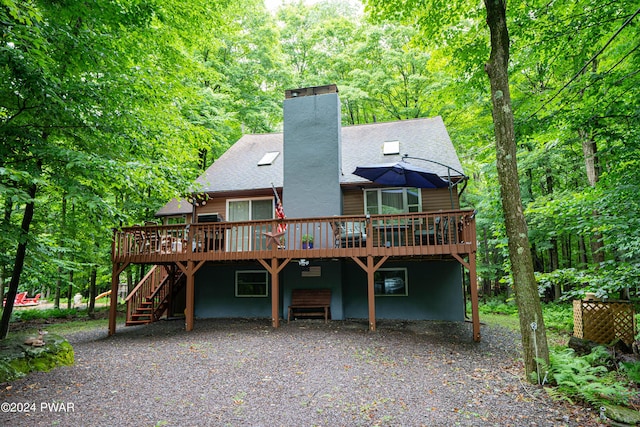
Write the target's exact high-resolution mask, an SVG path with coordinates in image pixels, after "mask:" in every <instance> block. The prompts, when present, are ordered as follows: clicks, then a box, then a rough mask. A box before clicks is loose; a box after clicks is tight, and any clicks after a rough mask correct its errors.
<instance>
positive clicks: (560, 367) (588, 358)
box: [547, 347, 633, 406]
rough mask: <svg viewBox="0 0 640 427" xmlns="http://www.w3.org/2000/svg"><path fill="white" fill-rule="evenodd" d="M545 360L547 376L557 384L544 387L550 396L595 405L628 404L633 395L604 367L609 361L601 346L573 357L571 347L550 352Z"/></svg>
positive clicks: (610, 359) (614, 374)
mask: <svg viewBox="0 0 640 427" xmlns="http://www.w3.org/2000/svg"><path fill="white" fill-rule="evenodd" d="M549 360H550V366H548V374H547V379H548V380H549V382H550V383H552V384H555V385H556V386H557V387H556V388H555V389H553V388H550V389H547V391H548V393H549V395H550V396H552V397H555V398H559V399H564V400H567V401H569V402H573V401H574V399H575V400H580V401H584V402H587V403H589V404H591V405H593V406H599V405H602V404H604V403H613V404H616V405H628V404H629V401H630V399H631V397H632V396H633V392H631V391H630V390H628V389H627V388H625V386H624V385H623V384H622V383H621V381H620V378H619V377H618V375H617V373H616V372H615V371H609V369H608V368H607V365H611V364H613V360H612V358H611V355H610V354H609V352H607V350H606V349H605V348H604V347H595V348H594V349H593V350H592V352H591V353H590V354H587V355H585V356H576V355H575V352H574V351H573V349H571V348H567V349H564V350H562V351H551V353H550V354H549Z"/></svg>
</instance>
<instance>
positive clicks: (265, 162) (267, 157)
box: [258, 151, 280, 166]
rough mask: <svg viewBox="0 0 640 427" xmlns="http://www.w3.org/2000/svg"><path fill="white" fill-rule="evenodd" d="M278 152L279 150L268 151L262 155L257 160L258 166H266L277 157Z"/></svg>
mask: <svg viewBox="0 0 640 427" xmlns="http://www.w3.org/2000/svg"><path fill="white" fill-rule="evenodd" d="M278 154H280V152H279V151H269V152H268V153H266V154H265V155H264V156H262V158H261V159H260V161H259V162H258V166H267V165H271V164H273V161H274V160H275V159H276V157H278Z"/></svg>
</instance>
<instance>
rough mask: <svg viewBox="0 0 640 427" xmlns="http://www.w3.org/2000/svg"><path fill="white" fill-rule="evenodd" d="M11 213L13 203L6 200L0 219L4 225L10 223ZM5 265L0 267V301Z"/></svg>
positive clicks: (5, 271)
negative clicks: (0, 218)
mask: <svg viewBox="0 0 640 427" xmlns="http://www.w3.org/2000/svg"><path fill="white" fill-rule="evenodd" d="M12 211H13V202H12V201H11V199H10V198H7V199H6V200H5V201H4V216H3V218H2V223H3V224H5V225H9V223H10V222H11V212H12ZM7 270H8V269H7V265H6V264H5V263H4V262H3V263H2V265H0V301H1V300H3V299H4V281H5V280H6V277H7Z"/></svg>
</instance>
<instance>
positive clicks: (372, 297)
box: [367, 255, 376, 331]
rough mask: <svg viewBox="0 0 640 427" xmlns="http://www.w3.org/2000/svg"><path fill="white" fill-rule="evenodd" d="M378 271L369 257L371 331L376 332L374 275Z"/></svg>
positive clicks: (368, 281) (368, 277)
mask: <svg viewBox="0 0 640 427" xmlns="http://www.w3.org/2000/svg"><path fill="white" fill-rule="evenodd" d="M375 271H376V269H375V266H374V265H373V257H372V256H371V255H369V256H368V257H367V296H368V301H369V330H370V331H375V330H376V291H375V284H374V273H375Z"/></svg>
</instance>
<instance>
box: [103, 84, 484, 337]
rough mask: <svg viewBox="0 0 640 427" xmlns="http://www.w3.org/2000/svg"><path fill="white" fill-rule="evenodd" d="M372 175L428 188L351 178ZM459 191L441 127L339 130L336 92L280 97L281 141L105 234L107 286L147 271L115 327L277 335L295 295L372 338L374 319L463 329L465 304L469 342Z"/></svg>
mask: <svg viewBox="0 0 640 427" xmlns="http://www.w3.org/2000/svg"><path fill="white" fill-rule="evenodd" d="M405 156H408V157H405ZM393 163H398V164H399V169H402V166H403V165H406V166H407V167H408V168H409V169H411V171H407V172H405V171H404V170H397V169H398V167H394V166H392V165H391V164H393ZM372 166H375V168H377V169H379V170H380V172H381V173H387V172H388V173H391V174H394V173H395V174H398V178H404V176H403V175H404V174H405V173H406V174H407V175H408V174H409V173H414V174H418V176H419V177H422V176H423V175H426V176H427V177H428V178H430V179H431V178H433V179H431V180H432V181H433V182H435V184H433V185H429V184H428V183H427V184H425V185H422V184H421V183H418V184H415V183H414V181H410V183H409V184H396V185H393V184H391V185H390V184H381V183H380V182H383V183H384V182H396V181H395V176H392V178H394V180H393V181H384V179H385V178H381V179H380V180H378V179H376V178H371V179H367V178H364V177H362V176H359V175H358V174H355V173H354V172H356V170H357V169H358V168H360V169H364V168H368V167H372ZM396 166H398V165H396ZM465 179H466V177H465V176H464V175H463V173H462V166H461V164H460V161H459V159H458V156H457V155H456V151H455V149H454V147H453V144H452V142H451V139H450V137H449V135H448V133H447V130H446V128H445V126H444V123H443V121H442V119H441V118H440V117H434V118H425V119H414V120H404V121H397V122H389V123H374V124H367V125H357V126H345V127H343V126H342V125H341V113H340V100H339V97H338V91H337V88H336V86H335V85H330V86H322V87H313V88H304V89H296V90H288V91H286V94H285V101H284V131H283V133H274V134H258V135H255V134H254V135H244V136H243V137H242V138H240V139H239V140H238V141H237V142H236V143H235V144H234V145H233V146H232V147H231V148H229V150H228V151H227V152H226V153H224V155H222V156H221V157H220V158H219V159H217V160H216V161H215V162H214V163H213V164H212V165H211V166H210V167H209V168H208V169H207V170H206V171H205V173H204V174H203V175H202V176H200V177H199V178H198V180H197V182H196V184H195V187H194V188H195V190H194V194H193V196H192V198H191V199H190V200H182V201H178V200H173V201H171V202H169V203H168V204H167V205H166V206H164V207H163V208H162V209H161V210H160V211H159V212H158V213H157V216H158V217H159V218H161V219H162V225H153V224H151V225H146V226H136V227H128V228H124V229H122V230H118V231H116V232H115V234H114V246H113V262H114V267H113V283H112V286H113V287H114V288H115V289H117V285H118V277H119V274H120V273H121V272H122V271H123V270H124V269H125V268H126V267H127V266H128V265H129V264H131V263H143V264H149V265H153V266H154V267H153V268H151V270H150V272H149V274H148V275H147V277H145V279H144V280H143V281H142V282H141V283H140V284H139V285H138V286H137V287H136V289H135V290H134V291H133V292H132V293H131V294H130V295H129V296H128V297H127V304H128V309H127V324H136V323H146V322H149V321H153V320H155V319H158V318H159V316H161V315H163V314H169V315H172V314H173V313H182V312H184V313H185V317H186V329H187V330H191V329H192V328H193V325H194V319H195V318H222V317H258V318H270V319H271V321H272V324H273V326H274V327H278V326H279V324H280V319H282V318H285V319H286V318H287V317H288V316H289V314H290V313H288V310H287V308H288V307H289V306H290V305H291V303H292V295H293V293H294V292H293V291H294V290H298V289H310V290H314V289H315V290H323V292H324V295H330V297H328V298H330V299H329V302H328V305H329V306H330V316H331V319H334V320H340V319H353V318H355V319H360V318H362V319H368V321H369V327H370V329H372V330H375V327H376V319H434V320H435V319H438V320H451V321H464V320H465V317H466V313H465V307H466V300H467V297H466V296H467V294H468V296H469V299H470V300H471V307H472V309H471V311H472V313H471V318H472V322H473V336H474V339H475V340H479V338H480V329H479V318H478V298H477V279H476V271H475V270H476V263H475V252H476V234H475V222H474V212H473V211H471V210H463V209H460V207H459V193H460V192H461V189H463V188H464V184H466V183H465V182H464V180H465ZM376 181H378V182H376ZM279 202H281V207H282V210H281V211H280V213H279V212H278V210H279ZM282 211H283V212H284V214H286V218H283V214H282ZM465 284H466V286H465ZM113 293H114V294H115V292H113ZM311 311H312V312H313V310H311ZM299 314H300V315H303V314H304V310H303V311H302V312H301V313H299ZM314 314H317V313H314ZM294 317H295V316H294ZM109 330H110V333H111V334H112V333H115V302H114V303H113V305H112V312H111V315H110V326H109Z"/></svg>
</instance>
